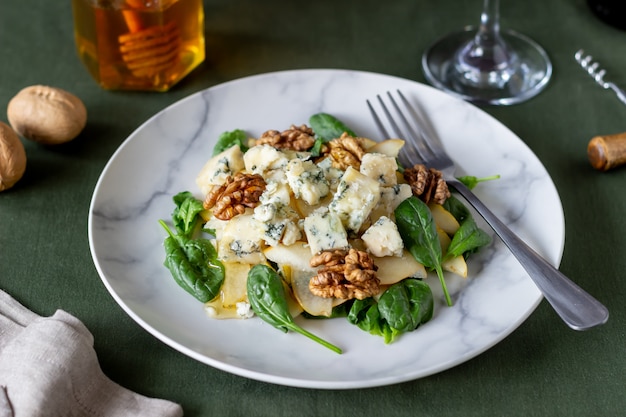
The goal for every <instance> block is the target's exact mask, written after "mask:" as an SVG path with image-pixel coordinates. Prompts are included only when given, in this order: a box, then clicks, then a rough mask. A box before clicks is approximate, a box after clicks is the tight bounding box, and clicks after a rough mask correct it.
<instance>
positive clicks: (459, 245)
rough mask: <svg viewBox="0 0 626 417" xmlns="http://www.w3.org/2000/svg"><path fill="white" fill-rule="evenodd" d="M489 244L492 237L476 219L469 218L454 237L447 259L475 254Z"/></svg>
mask: <svg viewBox="0 0 626 417" xmlns="http://www.w3.org/2000/svg"><path fill="white" fill-rule="evenodd" d="M489 243H491V236H489V235H488V234H487V233H486V232H485V231H484V230H482V229H481V228H479V227H478V226H477V225H476V222H475V221H474V218H473V217H471V216H469V217H467V218H466V219H465V220H464V221H463V222H462V223H461V227H459V229H458V230H457V231H456V233H455V234H454V236H453V237H452V241H451V242H450V245H449V246H448V253H446V258H453V257H455V256H458V255H467V254H469V253H474V252H476V251H477V250H478V249H480V248H482V247H483V246H487V245H488V244H489Z"/></svg>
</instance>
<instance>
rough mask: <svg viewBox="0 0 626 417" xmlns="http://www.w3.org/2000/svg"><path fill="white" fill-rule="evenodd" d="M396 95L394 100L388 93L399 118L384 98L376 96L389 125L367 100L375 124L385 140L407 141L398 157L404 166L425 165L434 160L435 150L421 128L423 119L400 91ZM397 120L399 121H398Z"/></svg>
mask: <svg viewBox="0 0 626 417" xmlns="http://www.w3.org/2000/svg"><path fill="white" fill-rule="evenodd" d="M396 94H397V97H398V99H396V98H394V96H393V94H392V93H391V92H389V91H387V93H386V97H387V100H388V102H389V103H390V107H392V108H393V110H394V111H395V113H396V114H397V115H398V117H397V118H394V117H393V116H392V114H391V112H390V110H389V107H388V105H386V104H385V100H384V99H383V97H381V95H380V94H378V95H376V98H377V101H378V104H379V106H380V108H381V109H382V113H384V115H385V119H386V121H387V123H384V122H383V120H381V117H380V116H379V115H378V113H377V112H376V110H375V108H374V105H373V104H372V103H371V102H370V100H366V102H367V106H368V108H369V110H370V113H371V114H372V117H373V119H374V123H375V124H376V127H377V128H378V130H380V132H381V134H382V135H383V136H384V138H385V139H389V138H394V137H395V138H399V139H403V140H404V141H405V147H404V148H403V152H402V153H401V154H400V155H399V156H398V158H399V159H400V162H402V164H404V165H406V166H412V165H415V164H418V163H425V161H427V160H429V159H431V158H432V154H433V153H434V150H433V149H432V148H431V147H430V146H429V144H428V139H427V137H426V135H425V133H424V131H423V129H422V128H420V124H423V121H422V117H421V116H420V115H419V113H418V112H417V110H416V109H415V108H414V107H413V106H412V105H411V104H410V103H409V101H408V100H407V98H406V97H405V96H404V94H402V92H401V91H400V90H396ZM407 114H408V117H407ZM397 119H399V120H398V121H397ZM386 126H388V127H389V128H390V130H388V129H387V127H386ZM390 132H391V134H390Z"/></svg>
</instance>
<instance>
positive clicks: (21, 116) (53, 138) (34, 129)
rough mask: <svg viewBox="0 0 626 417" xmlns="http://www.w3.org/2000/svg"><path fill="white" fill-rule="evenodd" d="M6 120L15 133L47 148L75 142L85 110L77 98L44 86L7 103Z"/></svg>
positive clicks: (84, 117) (39, 86)
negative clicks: (7, 119)
mask: <svg viewBox="0 0 626 417" xmlns="http://www.w3.org/2000/svg"><path fill="white" fill-rule="evenodd" d="M7 116H8V118H9V123H10V124H11V126H13V129H15V131H16V132H17V133H19V134H20V135H22V136H23V137H25V138H26V139H30V140H33V141H35V142H39V143H43V144H46V145H56V144H60V143H64V142H68V141H70V140H72V139H74V138H75V137H76V136H78V134H79V133H80V132H81V131H82V130H83V128H84V127H85V124H86V123H87V109H85V105H84V104H83V102H82V101H81V100H80V99H79V98H78V97H76V96H75V95H73V94H71V93H68V92H67V91H65V90H61V89H60V88H54V87H48V86H44V85H33V86H30V87H26V88H24V89H23V90H21V91H20V92H19V93H17V95H15V97H13V98H12V99H11V101H10V102H9V106H8V109H7Z"/></svg>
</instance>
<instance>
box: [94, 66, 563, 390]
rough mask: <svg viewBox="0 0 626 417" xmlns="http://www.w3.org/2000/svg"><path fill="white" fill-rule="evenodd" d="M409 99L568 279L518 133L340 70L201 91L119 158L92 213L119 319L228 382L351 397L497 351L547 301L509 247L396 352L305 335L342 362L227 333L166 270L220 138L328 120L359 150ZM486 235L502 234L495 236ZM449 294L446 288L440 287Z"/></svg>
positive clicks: (249, 328) (260, 330)
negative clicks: (389, 100) (378, 123)
mask: <svg viewBox="0 0 626 417" xmlns="http://www.w3.org/2000/svg"><path fill="white" fill-rule="evenodd" d="M396 88H399V89H401V90H403V91H404V92H405V94H406V95H407V96H408V97H409V99H410V100H412V101H415V102H418V103H420V105H422V106H423V108H424V109H425V111H426V113H427V114H428V116H429V117H430V118H431V121H432V124H433V126H434V128H435V129H436V130H437V131H438V132H439V134H440V136H441V138H442V140H443V141H444V143H445V145H446V146H447V149H448V151H449V152H450V153H451V155H452V156H453V157H454V158H455V159H456V160H457V161H458V164H459V166H460V168H461V171H463V172H464V173H466V174H471V175H476V176H487V175H492V174H500V175H501V176H502V178H501V179H500V180H497V181H492V182H489V183H484V184H481V185H480V186H479V187H478V188H477V189H476V193H477V194H478V195H479V196H481V197H482V198H483V199H484V201H485V202H486V203H487V205H488V206H489V207H491V208H492V209H493V211H494V212H495V213H496V214H497V215H498V216H500V218H501V219H503V220H504V221H505V222H506V223H508V224H509V225H510V226H511V227H512V228H513V229H514V230H515V231H517V232H518V233H519V234H520V235H521V236H522V238H524V239H525V240H526V241H527V242H528V243H529V245H531V246H532V247H534V248H535V249H536V250H537V251H538V252H539V253H541V254H543V255H544V256H545V257H546V258H547V259H548V260H549V261H550V262H551V263H552V264H554V265H558V264H559V262H560V259H561V255H562V252H563V246H564V218H563V211H562V208H561V203H560V199H559V196H558V193H557V191H556V189H555V187H554V184H553V182H552V180H551V179H550V177H549V175H548V173H547V172H546V170H545V169H544V167H543V166H542V164H541V163H540V161H539V160H538V159H537V157H536V156H535V155H534V154H533V153H532V152H531V151H530V150H529V148H528V147H527V146H526V145H525V144H524V143H523V142H522V141H521V140H520V139H519V138H518V137H516V136H515V135H514V134H513V133H512V132H511V131H509V130H508V129H507V128H506V127H505V126H503V125H502V124H500V123H499V122H498V121H496V120H495V119H493V118H492V117H491V116H489V115H487V114H486V113H484V112H483V111H481V110H479V109H477V108H476V107H474V106H472V105H470V104H468V103H466V102H464V101H460V100H458V99H455V98H452V97H450V96H448V95H446V94H444V93H442V92H440V91H437V90H435V89H433V88H431V87H428V86H425V85H421V84H418V83H416V82H413V81H408V80H404V79H399V78H394V77H390V76H386V75H380V74H372V73H364V72H354V71H343V70H299V71H286V72H277V73H271V74H263V75H258V76H253V77H248V78H244V79H240V80H236V81H232V82H228V83H225V84H222V85H218V86H216V87H212V88H209V89H207V90H205V91H201V92H199V93H197V94H194V95H192V96H190V97H187V98H186V99H184V100H181V101H180V102H177V103H175V104H173V105H172V106H170V107H168V108H166V109H165V110H163V111H161V112H159V113H158V114H156V115H155V116H154V117H152V118H151V119H149V120H148V121H147V122H146V123H144V124H143V125H142V126H140V127H139V128H138V129H137V130H136V131H135V132H134V133H133V134H132V135H131V136H130V137H129V138H128V139H127V140H126V141H125V142H124V143H123V145H122V146H121V147H120V148H119V149H118V150H117V152H116V153H115V154H114V155H113V157H112V158H111V160H110V161H109V163H108V164H107V166H106V168H105V169H104V171H103V173H102V176H101V177H100V179H99V181H98V184H97V186H96V189H95V192H94V195H93V200H92V203H91V208H90V212H89V241H90V245H91V251H92V255H93V260H94V263H95V265H96V268H97V269H98V272H99V274H100V276H101V278H102V281H103V282H104V284H105V286H106V287H107V289H108V290H109V292H110V293H111V295H112V296H113V298H114V299H115V300H116V301H117V302H118V303H119V305H120V306H121V307H122V308H123V309H124V310H125V311H126V312H127V313H128V314H129V315H130V316H131V317H132V318H133V319H134V320H136V321H137V323H139V325H141V326H142V327H144V328H145V329H146V330H147V331H149V332H150V333H151V334H153V335H154V336H155V337H157V338H158V339H160V340H161V341H163V342H164V343H166V344H168V345H170V346H171V347H173V348H174V349H177V350H179V351H180V352H182V353H184V354H186V355H188V356H190V357H192V358H195V359H197V360H198V361H200V362H203V363H206V364H208V365H211V366H213V367H215V368H219V369H221V370H224V371H226V372H231V373H233V374H237V375H241V376H245V377H248V378H252V379H257V380H261V381H266V382H270V383H276V384H283V385H289V386H298V387H310V388H324V389H348V388H360V387H372V386H380V385H387V384H393V383H397V382H402V381H407V380H412V379H416V378H420V377H424V376H427V375H431V374H434V373H436V372H440V371H443V370H445V369H449V368H451V367H453V366H455V365H457V364H460V363H462V362H464V361H467V360H469V359H470V358H472V357H474V356H476V355H478V354H480V353H481V352H483V351H485V350H486V349H488V348H489V347H491V346H493V345H495V344H496V343H498V342H499V341H500V340H502V339H503V338H504V337H506V336H507V335H509V334H510V333H511V332H512V331H514V330H515V329H516V328H517V327H518V326H519V325H520V324H521V323H522V322H523V321H524V320H525V319H526V318H527V317H528V316H529V315H530V314H531V313H532V311H533V310H534V309H535V307H536V306H537V304H538V303H539V302H540V300H541V298H542V297H541V294H540V292H539V291H538V290H537V288H536V287H535V285H534V284H533V282H532V281H531V280H530V278H529V277H528V276H527V275H526V273H525V272H524V270H523V269H522V268H521V267H520V265H519V264H518V263H517V261H516V260H515V259H514V258H513V256H512V255H511V254H510V253H509V252H508V251H507V250H506V248H505V247H504V246H503V244H502V243H501V242H500V241H499V240H498V239H494V243H493V244H492V245H491V246H490V247H488V248H486V249H485V250H483V251H482V252H481V253H480V254H479V255H477V256H475V257H474V258H472V259H471V261H470V278H468V279H467V280H465V281H463V280H461V279H455V278H454V277H453V276H450V277H449V280H448V281H449V286H450V287H451V290H452V292H453V300H454V303H455V304H454V306H453V307H445V306H443V305H442V304H441V303H438V304H437V305H436V312H435V316H434V318H433V319H432V321H430V322H429V323H427V324H426V325H424V326H422V327H420V328H419V329H418V330H417V331H415V332H412V333H410V334H406V335H403V336H402V337H401V338H400V339H399V340H397V341H396V342H394V343H393V344H390V345H385V344H384V343H383V340H382V338H379V337H374V336H371V335H369V334H368V333H365V332H363V331H361V330H359V329H358V328H357V327H355V326H352V325H350V324H348V323H347V322H346V321H344V320H343V319H333V320H305V319H302V318H298V319H297V322H298V323H299V324H301V325H302V326H305V327H306V328H307V329H308V330H310V331H312V332H314V333H316V334H318V335H320V336H321V337H323V338H325V339H327V340H329V341H330V342H332V343H334V344H336V345H338V346H340V347H341V348H343V350H344V353H343V354H342V355H338V354H336V353H334V352H332V351H330V350H327V349H325V348H324V347H322V346H320V345H318V344H317V343H314V342H312V341H310V340H309V339H306V338H304V337H303V336H301V335H299V334H296V333H289V334H284V333H282V332H280V331H278V330H275V329H274V328H272V327H270V326H269V325H268V324H265V323H264V322H262V321H261V320H260V319H259V318H254V319H251V320H241V321H240V320H231V321H217V320H212V319H209V318H207V317H206V316H205V313H204V312H203V306H202V304H201V303H199V302H197V301H196V300H195V299H194V298H193V297H191V296H190V295H188V294H187V293H186V292H184V291H183V290H182V289H181V288H179V287H178V286H177V285H176V283H175V282H174V281H173V279H172V278H171V277H170V275H169V272H168V271H167V270H166V269H165V268H164V267H163V265H162V263H163V259H164V252H163V247H162V242H163V239H164V238H165V234H164V231H163V230H162V229H161V227H160V226H159V224H158V223H157V221H158V220H159V219H166V220H169V218H170V213H171V211H172V208H173V203H172V196H173V195H174V194H176V193H177V192H179V191H182V190H191V191H193V192H195V193H196V194H197V190H196V187H195V183H194V179H195V176H196V173H197V172H198V171H199V170H200V168H201V167H202V165H203V164H204V162H205V161H206V160H207V159H208V158H209V157H210V155H211V149H212V147H213V144H214V142H215V140H216V138H217V137H218V135H219V134H220V133H222V132H224V131H227V130H233V129H236V128H240V129H244V130H246V131H247V132H248V133H249V134H250V135H254V136H256V135H260V134H261V133H262V132H263V131H265V130H268V129H286V128H288V127H289V126H290V125H291V124H292V123H295V124H301V123H307V121H308V118H309V116H310V115H312V114H314V113H317V112H321V111H323V112H327V113H331V114H333V115H335V116H336V117H338V118H340V119H342V120H343V121H344V122H345V123H346V124H347V125H348V126H350V127H352V128H353V130H355V131H356V132H358V133H359V134H361V135H362V136H369V137H371V138H375V139H381V138H379V134H378V132H377V130H376V128H375V125H374V123H373V121H372V120H371V118H370V115H369V113H368V110H367V107H366V104H365V99H366V98H372V97H374V96H375V95H376V94H378V93H382V92H385V91H387V90H390V89H396ZM489 232H491V231H490V230H489ZM429 281H430V282H429V283H430V284H431V287H433V289H434V290H435V291H437V292H438V293H440V292H439V284H438V282H437V280H436V278H435V279H433V278H429Z"/></svg>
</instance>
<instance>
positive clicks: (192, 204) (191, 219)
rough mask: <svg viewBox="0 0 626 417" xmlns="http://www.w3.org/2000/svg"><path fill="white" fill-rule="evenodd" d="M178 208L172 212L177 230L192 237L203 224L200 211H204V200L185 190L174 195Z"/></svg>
mask: <svg viewBox="0 0 626 417" xmlns="http://www.w3.org/2000/svg"><path fill="white" fill-rule="evenodd" d="M173 199H174V204H176V208H174V211H173V212H172V222H173V223H174V227H175V228H176V231H177V232H178V233H179V234H181V235H183V236H186V237H191V236H192V235H193V234H194V232H195V231H196V229H197V226H198V225H199V224H201V222H202V218H201V216H200V213H202V212H203V211H204V207H203V205H202V201H200V200H198V199H196V198H195V197H194V196H193V194H191V193H190V192H189V191H183V192H180V193H178V194H176V195H175V196H174V198H173Z"/></svg>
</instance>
